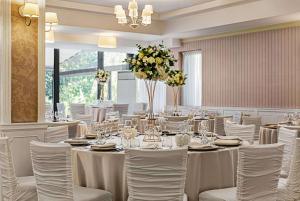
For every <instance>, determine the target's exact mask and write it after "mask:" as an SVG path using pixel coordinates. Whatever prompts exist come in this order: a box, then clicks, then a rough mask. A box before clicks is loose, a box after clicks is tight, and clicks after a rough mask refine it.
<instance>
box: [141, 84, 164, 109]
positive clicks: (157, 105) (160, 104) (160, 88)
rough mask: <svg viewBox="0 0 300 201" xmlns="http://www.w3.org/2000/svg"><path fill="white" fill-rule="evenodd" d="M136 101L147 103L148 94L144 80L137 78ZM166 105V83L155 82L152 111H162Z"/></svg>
mask: <svg viewBox="0 0 300 201" xmlns="http://www.w3.org/2000/svg"><path fill="white" fill-rule="evenodd" d="M136 86H137V89H136V102H137V103H148V94H147V89H146V86H145V81H144V80H141V79H137V85H136ZM165 105H166V85H165V83H164V82H157V84H156V90H155V96H154V101H153V111H154V112H155V113H158V112H162V111H163V109H164V107H165Z"/></svg>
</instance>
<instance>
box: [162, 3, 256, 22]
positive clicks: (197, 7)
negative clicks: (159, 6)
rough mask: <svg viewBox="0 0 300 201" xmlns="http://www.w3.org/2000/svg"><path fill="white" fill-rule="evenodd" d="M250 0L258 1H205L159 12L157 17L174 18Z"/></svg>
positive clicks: (163, 18)
mask: <svg viewBox="0 0 300 201" xmlns="http://www.w3.org/2000/svg"><path fill="white" fill-rule="evenodd" d="M252 1H258V0H214V1H209V2H205V3H202V4H198V5H195V6H191V7H187V8H182V9H177V10H172V11H169V12H165V13H161V14H160V16H159V18H160V19H161V20H168V19H171V18H176V17H180V16H185V15H192V14H195V13H200V12H205V11H210V10H212V9H220V8H223V7H226V6H232V5H236V4H240V3H249V2H252Z"/></svg>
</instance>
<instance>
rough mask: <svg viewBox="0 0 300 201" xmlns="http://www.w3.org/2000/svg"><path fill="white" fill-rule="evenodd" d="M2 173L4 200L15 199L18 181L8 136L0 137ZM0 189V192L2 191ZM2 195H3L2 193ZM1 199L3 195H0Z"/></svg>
mask: <svg viewBox="0 0 300 201" xmlns="http://www.w3.org/2000/svg"><path fill="white" fill-rule="evenodd" d="M0 175H1V181H0V184H1V183H2V185H1V191H2V200H3V201H14V200H15V198H14V196H15V194H16V190H17V186H18V181H17V177H16V174H15V168H14V164H13V159H12V154H11V150H10V145H9V139H8V138H7V137H4V136H1V137H0ZM1 191H0V192H1ZM0 196H1V195H0ZM0 199H1V197H0Z"/></svg>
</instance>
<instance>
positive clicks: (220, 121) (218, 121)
mask: <svg viewBox="0 0 300 201" xmlns="http://www.w3.org/2000/svg"><path fill="white" fill-rule="evenodd" d="M232 118H233V117H232V116H218V117H215V125H214V133H216V134H218V135H224V136H225V135H226V134H225V129H224V123H225V121H227V120H231V119H232Z"/></svg>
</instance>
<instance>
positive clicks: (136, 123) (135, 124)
mask: <svg viewBox="0 0 300 201" xmlns="http://www.w3.org/2000/svg"><path fill="white" fill-rule="evenodd" d="M131 124H132V126H133V128H137V126H138V119H137V118H132V120H131Z"/></svg>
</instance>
